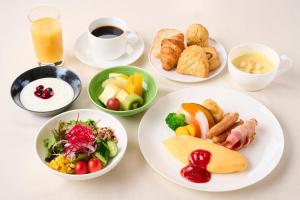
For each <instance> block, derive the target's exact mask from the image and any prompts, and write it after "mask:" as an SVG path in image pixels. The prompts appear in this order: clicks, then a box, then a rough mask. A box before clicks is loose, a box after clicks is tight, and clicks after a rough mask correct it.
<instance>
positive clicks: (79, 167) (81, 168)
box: [75, 161, 88, 174]
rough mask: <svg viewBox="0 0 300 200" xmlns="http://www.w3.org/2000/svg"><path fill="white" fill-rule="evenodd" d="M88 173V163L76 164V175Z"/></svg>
mask: <svg viewBox="0 0 300 200" xmlns="http://www.w3.org/2000/svg"><path fill="white" fill-rule="evenodd" d="M86 173H88V167H87V164H86V162H84V161H78V162H77V163H76V164H75V174H86Z"/></svg>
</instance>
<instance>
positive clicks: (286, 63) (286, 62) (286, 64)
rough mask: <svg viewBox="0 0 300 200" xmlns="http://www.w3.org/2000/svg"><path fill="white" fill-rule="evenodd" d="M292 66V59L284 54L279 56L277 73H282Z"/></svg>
mask: <svg viewBox="0 0 300 200" xmlns="http://www.w3.org/2000/svg"><path fill="white" fill-rule="evenodd" d="M292 66H293V61H292V59H290V58H289V57H288V56H286V55H281V56H280V64H279V68H278V75H282V74H284V73H285V72H287V71H288V70H290V69H291V68H292Z"/></svg>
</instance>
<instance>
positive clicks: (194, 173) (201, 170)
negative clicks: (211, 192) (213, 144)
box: [180, 149, 211, 183]
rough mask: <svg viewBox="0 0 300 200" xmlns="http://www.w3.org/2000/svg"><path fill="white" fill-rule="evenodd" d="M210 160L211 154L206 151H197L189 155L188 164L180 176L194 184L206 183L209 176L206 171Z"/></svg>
mask: <svg viewBox="0 0 300 200" xmlns="http://www.w3.org/2000/svg"><path fill="white" fill-rule="evenodd" d="M210 158H211V153H210V152H209V151H206V150H202V149H197V150H195V151H193V152H191V153H190V156H189V164H188V165H187V166H185V167H184V168H182V169H181V171H180V174H181V176H183V177H184V178H186V179H187V180H189V181H191V182H194V183H206V182H208V181H209V180H210V178H211V174H210V172H208V171H207V170H206V166H207V165H208V163H209V161H210Z"/></svg>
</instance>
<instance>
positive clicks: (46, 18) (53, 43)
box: [28, 6, 63, 66]
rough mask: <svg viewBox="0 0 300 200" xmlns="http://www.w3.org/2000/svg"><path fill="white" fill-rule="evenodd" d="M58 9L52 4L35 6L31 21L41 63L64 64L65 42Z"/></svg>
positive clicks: (34, 42) (30, 17)
mask: <svg viewBox="0 0 300 200" xmlns="http://www.w3.org/2000/svg"><path fill="white" fill-rule="evenodd" d="M59 17H60V16H59V11H58V9H56V8H54V7H50V6H40V7H36V8H33V9H32V10H31V11H30V13H29V15H28V18H29V20H30V22H31V35H32V42H33V46H34V49H35V54H36V57H37V59H38V63H39V65H41V66H43V65H54V66H57V65H62V63H63V42H62V31H61V26H60V22H59Z"/></svg>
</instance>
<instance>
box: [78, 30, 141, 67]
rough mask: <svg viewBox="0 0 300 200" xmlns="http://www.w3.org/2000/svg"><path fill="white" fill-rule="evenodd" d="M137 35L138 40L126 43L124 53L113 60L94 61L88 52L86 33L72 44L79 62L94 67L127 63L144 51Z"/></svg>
mask: <svg viewBox="0 0 300 200" xmlns="http://www.w3.org/2000/svg"><path fill="white" fill-rule="evenodd" d="M137 36H138V40H137V41H136V42H135V43H134V44H128V46H127V50H126V53H124V54H123V55H122V56H121V57H119V58H117V59H115V60H109V61H108V60H103V61H101V62H99V61H97V62H96V61H95V60H94V59H93V57H92V55H91V52H90V48H89V42H88V35H87V33H83V34H81V35H80V37H79V38H78V39H77V40H76V43H75V46H74V52H75V56H76V57H77V58H78V60H80V62H82V63H84V64H87V65H89V66H91V67H95V68H108V67H113V66H120V65H129V64H131V63H133V62H135V61H136V60H137V59H138V58H139V57H140V56H141V55H142V54H143V52H144V40H143V38H142V37H141V36H140V35H139V34H137Z"/></svg>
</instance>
